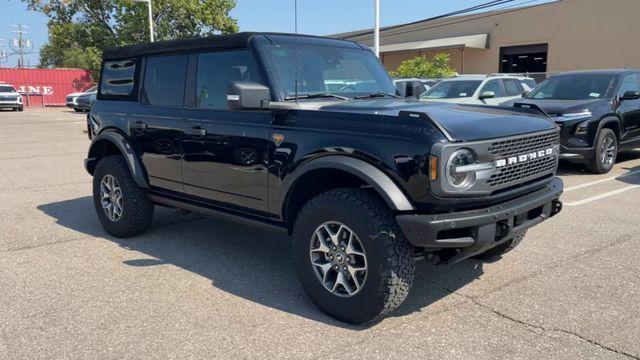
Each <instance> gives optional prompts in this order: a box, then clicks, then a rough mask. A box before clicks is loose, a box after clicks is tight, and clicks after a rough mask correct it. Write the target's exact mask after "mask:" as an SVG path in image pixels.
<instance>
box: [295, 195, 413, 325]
mask: <svg viewBox="0 0 640 360" xmlns="http://www.w3.org/2000/svg"><path fill="white" fill-rule="evenodd" d="M293 238H294V245H293V253H294V258H295V262H296V268H297V271H298V275H299V277H300V281H301V283H302V286H303V287H304V289H305V290H306V292H307V294H309V296H310V297H311V299H312V300H313V301H314V302H315V303H316V304H317V305H318V307H320V309H322V310H323V311H324V312H325V313H327V314H328V315H330V316H333V317H335V318H337V319H339V320H341V321H344V322H348V323H353V324H359V323H366V322H371V321H374V320H376V319H378V318H379V317H381V316H382V315H384V314H386V313H388V312H390V311H392V310H394V309H395V308H397V307H398V306H399V305H400V304H401V303H402V302H403V301H404V299H405V298H406V297H407V294H408V293H409V289H410V288H411V284H412V283H413V278H414V272H415V262H414V257H413V247H412V246H411V245H410V244H409V242H408V241H407V239H406V238H405V236H404V234H403V233H402V231H401V230H400V228H399V227H398V225H397V224H396V222H395V218H394V217H393V214H392V212H391V211H390V210H389V209H388V207H387V206H386V204H385V203H384V202H382V201H381V200H380V199H379V198H378V197H376V196H375V195H373V194H371V193H369V192H368V191H367V190H363V189H351V188H343V189H335V190H330V191H327V192H325V193H322V194H320V195H318V196H317V197H315V198H313V199H312V200H310V201H309V202H308V203H307V204H306V205H305V206H304V208H303V209H302V210H301V212H300V214H299V216H298V218H297V220H296V223H295V226H294V232H293Z"/></svg>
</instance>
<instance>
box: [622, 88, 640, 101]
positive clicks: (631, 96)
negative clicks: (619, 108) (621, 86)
mask: <svg viewBox="0 0 640 360" xmlns="http://www.w3.org/2000/svg"><path fill="white" fill-rule="evenodd" d="M638 99H640V91H637V90H629V91H625V92H624V94H622V96H620V100H638Z"/></svg>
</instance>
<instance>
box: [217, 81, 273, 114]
mask: <svg viewBox="0 0 640 360" xmlns="http://www.w3.org/2000/svg"><path fill="white" fill-rule="evenodd" d="M270 101H271V91H270V90H269V88H268V87H266V86H264V85H262V84H260V83H256V82H250V81H232V82H230V83H229V86H228V88H227V106H228V107H229V110H260V109H264V108H265V107H266V106H267V105H268V104H269V102H270Z"/></svg>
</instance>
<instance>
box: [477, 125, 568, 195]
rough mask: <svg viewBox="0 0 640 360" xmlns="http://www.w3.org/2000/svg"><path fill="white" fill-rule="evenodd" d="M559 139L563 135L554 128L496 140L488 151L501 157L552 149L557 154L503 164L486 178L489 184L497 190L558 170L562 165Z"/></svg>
mask: <svg viewBox="0 0 640 360" xmlns="http://www.w3.org/2000/svg"><path fill="white" fill-rule="evenodd" d="M559 141H560V134H559V133H558V132H557V131H555V130H554V131H551V132H547V133H543V134H536V135H530V136H523V137H519V138H514V139H509V140H503V141H497V142H494V143H492V144H491V146H490V147H489V149H488V150H489V152H490V153H491V154H493V155H494V156H495V157H496V158H497V159H501V158H507V157H512V156H518V155H525V154H530V153H536V152H538V151H540V150H546V149H550V148H552V149H554V151H555V153H554V154H553V155H550V156H543V157H537V158H533V159H529V160H527V161H525V162H518V163H515V164H509V165H506V166H504V167H501V168H499V169H498V170H497V172H496V173H494V174H492V175H491V177H490V178H488V179H487V180H486V183H487V185H489V187H491V188H494V189H496V188H497V189H502V188H505V187H508V186H511V185H516V184H519V183H522V182H525V181H528V180H532V179H536V178H539V177H543V176H546V175H549V174H552V173H554V172H555V171H556V169H557V167H558V154H557V151H558V150H559V149H558V143H559Z"/></svg>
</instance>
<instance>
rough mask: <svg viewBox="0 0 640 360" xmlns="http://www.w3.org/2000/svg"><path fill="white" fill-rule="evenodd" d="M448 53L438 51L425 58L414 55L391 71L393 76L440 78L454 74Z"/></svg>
mask: <svg viewBox="0 0 640 360" xmlns="http://www.w3.org/2000/svg"><path fill="white" fill-rule="evenodd" d="M449 60H450V59H449V54H447V53H438V54H435V55H434V56H433V58H431V60H429V59H427V58H426V57H424V56H416V57H414V58H413V59H409V60H405V61H403V62H402V63H401V64H400V66H398V69H396V71H391V76H393V77H419V78H442V77H451V76H454V75H456V72H455V71H454V70H453V69H452V68H451V67H450V66H449Z"/></svg>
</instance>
